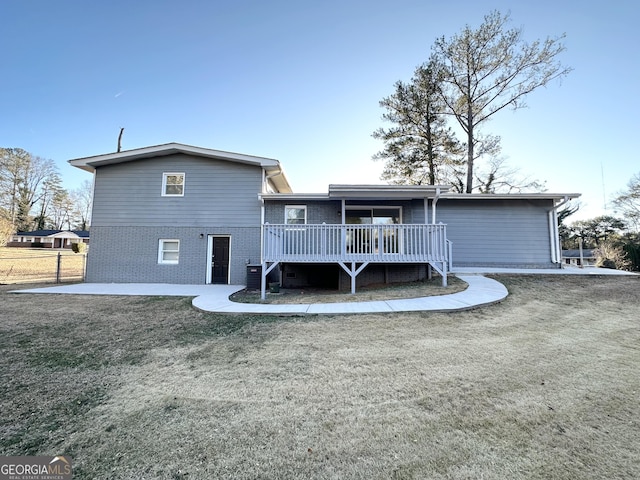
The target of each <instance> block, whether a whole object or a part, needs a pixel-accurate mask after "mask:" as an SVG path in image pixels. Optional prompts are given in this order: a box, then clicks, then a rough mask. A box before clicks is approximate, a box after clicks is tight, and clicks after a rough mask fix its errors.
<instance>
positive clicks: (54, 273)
mask: <svg viewBox="0 0 640 480" xmlns="http://www.w3.org/2000/svg"><path fill="white" fill-rule="evenodd" d="M7 250H8V249H6V248H5V249H2V251H0V283H5V284H11V283H34V282H43V283H61V282H81V281H83V280H84V276H85V268H86V264H87V255H86V254H85V253H72V252H42V251H34V250H28V251H25V250H18V251H15V250H14V251H9V252H8V251H7ZM11 250H13V249H11Z"/></svg>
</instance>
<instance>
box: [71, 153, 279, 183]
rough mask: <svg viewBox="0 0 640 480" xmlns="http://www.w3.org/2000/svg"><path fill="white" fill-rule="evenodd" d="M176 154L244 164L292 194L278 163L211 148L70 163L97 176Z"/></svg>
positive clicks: (116, 155)
mask: <svg viewBox="0 0 640 480" xmlns="http://www.w3.org/2000/svg"><path fill="white" fill-rule="evenodd" d="M176 153H185V154H188V155H193V156H196V157H202V158H211V159H215V160H225V161H227V162H235V163H243V164H247V165H255V166H259V167H262V168H263V169H264V170H265V172H266V174H267V176H268V177H269V178H270V180H271V181H272V182H273V184H274V185H275V186H276V188H277V189H278V191H281V192H285V193H290V192H291V186H290V185H289V180H288V179H287V177H286V175H285V173H284V169H283V168H282V166H281V165H280V162H279V161H278V160H275V159H273V158H265V157H256V156H253V155H245V154H242V153H233V152H225V151H222V150H212V149H210V148H202V147H194V146H191V145H184V144H182V143H165V144H163V145H154V146H151V147H144V148H136V149H133V150H124V151H122V152H115V153H106V154H103V155H95V156H92V157H82V158H74V159H72V160H69V163H70V164H71V165H73V166H74V167H78V168H80V169H82V170H85V171H87V172H90V173H93V172H95V169H96V167H101V166H104V165H113V164H116V163H125V162H132V161H135V160H142V159H146V158H154V157H162V156H166V155H174V154H176Z"/></svg>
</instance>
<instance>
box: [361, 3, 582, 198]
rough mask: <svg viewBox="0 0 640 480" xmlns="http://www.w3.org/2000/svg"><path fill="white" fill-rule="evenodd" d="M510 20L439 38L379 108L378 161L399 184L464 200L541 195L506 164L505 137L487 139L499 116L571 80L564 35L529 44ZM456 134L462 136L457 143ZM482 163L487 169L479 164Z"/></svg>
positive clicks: (499, 18) (493, 16)
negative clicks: (440, 187) (444, 190)
mask: <svg viewBox="0 0 640 480" xmlns="http://www.w3.org/2000/svg"><path fill="white" fill-rule="evenodd" d="M509 23H510V17H509V15H503V14H501V13H500V12H498V11H493V12H491V13H490V14H488V15H486V16H485V17H484V21H483V23H482V24H481V25H480V26H479V27H478V28H477V29H473V28H471V27H469V26H468V25H467V26H466V27H465V28H464V29H463V30H462V31H461V32H460V33H459V34H457V35H454V36H452V37H451V38H445V37H441V38H437V39H436V40H435V41H434V43H433V45H432V48H431V55H430V57H429V59H428V61H427V62H425V63H424V64H422V65H419V66H418V67H417V68H416V69H415V71H414V74H413V77H412V78H411V80H409V81H408V82H406V83H405V82H403V81H398V82H396V84H395V86H394V88H395V91H394V93H392V94H391V95H389V96H388V97H385V98H384V99H382V100H381V101H380V106H381V107H382V108H384V109H385V113H384V114H383V116H382V118H383V120H385V121H387V122H389V123H390V124H392V125H391V126H390V127H389V128H379V129H378V130H376V131H375V132H374V133H373V137H374V138H377V139H380V140H382V141H383V142H384V149H383V150H381V151H380V152H378V153H377V154H376V155H374V160H382V161H384V162H385V166H384V170H383V173H382V176H381V178H382V179H383V180H386V181H389V182H390V183H394V184H413V185H421V184H431V185H435V184H447V185H452V186H453V189H454V190H455V191H457V192H459V193H473V192H480V193H495V192H497V191H502V192H513V191H523V190H525V189H529V190H540V189H542V188H543V186H544V185H543V184H542V183H540V182H538V181H536V180H531V179H528V178H522V177H521V176H519V174H518V172H517V170H516V169H513V168H511V167H509V166H508V165H507V164H506V161H505V160H504V158H501V156H500V153H501V148H500V137H499V136H496V135H490V134H487V133H485V132H483V131H482V127H483V126H484V125H485V124H486V123H487V122H488V121H489V120H490V119H491V118H493V117H494V115H496V114H497V113H498V112H500V111H502V110H504V109H507V108H510V109H513V110H517V109H520V108H523V107H525V106H526V103H525V98H526V96H527V95H528V94H529V93H531V92H533V91H534V90H536V89H538V88H539V87H542V86H545V85H547V84H549V83H550V82H551V81H553V80H555V79H560V78H562V77H564V76H566V75H568V74H569V72H570V71H571V68H569V67H566V66H564V65H562V64H561V63H560V61H559V56H560V54H561V53H562V52H563V51H564V50H565V46H564V44H563V39H564V35H562V36H560V37H547V38H546V39H545V40H536V41H533V42H527V41H525V39H524V38H523V30H522V28H511V27H509ZM454 127H455V128H456V129H457V130H458V132H459V135H456V133H455V130H454ZM481 160H484V162H481Z"/></svg>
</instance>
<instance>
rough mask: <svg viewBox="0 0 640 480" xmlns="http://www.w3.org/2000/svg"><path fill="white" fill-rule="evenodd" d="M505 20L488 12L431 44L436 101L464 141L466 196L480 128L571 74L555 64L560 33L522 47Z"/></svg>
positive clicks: (471, 181) (470, 187)
mask: <svg viewBox="0 0 640 480" xmlns="http://www.w3.org/2000/svg"><path fill="white" fill-rule="evenodd" d="M508 22H509V15H502V14H501V13H499V12H498V11H493V12H491V13H490V14H489V15H487V16H485V18H484V22H483V23H482V25H480V27H479V28H478V29H477V30H473V29H472V28H471V27H469V26H466V27H465V28H464V29H463V30H462V32H461V33H460V34H459V35H454V36H453V37H452V38H451V39H448V40H447V39H445V38H444V37H442V38H439V39H437V40H436V42H435V44H434V46H433V54H434V58H435V59H436V60H437V62H438V63H439V65H440V66H441V68H442V75H443V76H442V89H441V94H442V99H443V101H444V103H445V104H446V106H447V109H448V113H449V114H450V115H452V116H453V117H454V118H455V119H456V120H457V122H458V124H459V125H460V127H461V128H462V130H463V131H464V133H465V134H466V137H467V141H466V146H467V172H466V173H467V174H466V185H465V192H466V193H471V192H472V191H473V185H474V161H475V159H476V153H475V148H476V146H477V144H478V130H479V128H480V126H481V125H482V124H483V123H484V122H486V121H487V120H488V119H489V118H491V117H492V116H493V115H495V114H496V113H497V112H499V111H501V110H503V109H504V108H506V107H510V108H513V109H519V108H523V107H525V106H526V104H525V103H524V98H525V97H526V95H527V94H529V93H531V92H532V91H534V90H535V89H537V88H538V87H541V86H544V85H547V84H548V83H549V82H551V81H552V80H554V79H557V78H561V77H563V76H565V75H567V74H568V73H569V72H570V71H571V69H570V68H568V67H565V66H563V65H561V64H560V62H559V61H558V60H557V57H558V56H559V54H560V53H562V52H563V51H564V50H565V47H564V45H563V43H562V39H563V38H564V35H562V36H561V37H557V38H549V37H547V38H546V39H545V40H544V41H540V40H536V41H534V42H533V43H527V42H525V41H524V39H523V37H522V29H521V28H511V29H507V24H508Z"/></svg>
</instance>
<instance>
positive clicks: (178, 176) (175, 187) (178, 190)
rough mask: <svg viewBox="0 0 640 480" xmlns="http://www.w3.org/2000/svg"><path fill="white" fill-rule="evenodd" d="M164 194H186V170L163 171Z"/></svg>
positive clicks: (172, 195)
mask: <svg viewBox="0 0 640 480" xmlns="http://www.w3.org/2000/svg"><path fill="white" fill-rule="evenodd" d="M162 196H163V197H182V196H184V172H183V173H175V172H172V173H163V174H162Z"/></svg>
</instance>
